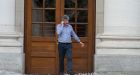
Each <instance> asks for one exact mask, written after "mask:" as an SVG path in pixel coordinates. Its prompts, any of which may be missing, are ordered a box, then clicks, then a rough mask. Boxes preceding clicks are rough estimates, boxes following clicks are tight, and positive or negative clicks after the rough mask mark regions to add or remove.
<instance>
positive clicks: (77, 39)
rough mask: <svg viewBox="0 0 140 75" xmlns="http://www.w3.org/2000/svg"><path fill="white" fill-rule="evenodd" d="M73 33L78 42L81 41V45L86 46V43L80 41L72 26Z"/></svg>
mask: <svg viewBox="0 0 140 75" xmlns="http://www.w3.org/2000/svg"><path fill="white" fill-rule="evenodd" d="M71 35H72V36H73V37H74V39H75V40H76V41H77V42H79V43H80V44H81V47H84V46H85V44H84V43H83V42H81V41H80V39H79V37H78V36H77V34H76V33H75V32H74V30H73V28H72V34H71Z"/></svg>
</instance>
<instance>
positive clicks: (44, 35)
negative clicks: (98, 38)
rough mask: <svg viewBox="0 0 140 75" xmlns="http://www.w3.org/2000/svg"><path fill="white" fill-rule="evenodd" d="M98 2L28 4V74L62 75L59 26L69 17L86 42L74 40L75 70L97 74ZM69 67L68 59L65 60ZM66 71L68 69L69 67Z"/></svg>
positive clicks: (67, 0)
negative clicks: (96, 7)
mask: <svg viewBox="0 0 140 75" xmlns="http://www.w3.org/2000/svg"><path fill="white" fill-rule="evenodd" d="M95 4H96V2H95V0H26V1H25V61H26V63H25V65H26V66H25V70H26V73H27V74H54V75H56V74H58V70H59V68H58V59H59V58H58V51H57V50H58V49H57V36H56V34H55V26H56V25H57V24H58V23H60V21H61V16H63V15H64V14H67V15H68V16H69V17H70V24H71V25H72V27H73V29H74V30H75V32H76V33H77V34H78V36H79V37H80V39H81V41H82V42H84V43H85V47H84V48H81V47H80V45H79V44H78V43H77V42H76V41H75V40H73V43H72V44H73V70H74V72H75V73H87V72H92V71H93V55H94V48H95V47H94V45H95V44H94V43H95V39H94V38H95V6H96V5H95ZM65 64H66V60H65ZM65 70H66V67H65Z"/></svg>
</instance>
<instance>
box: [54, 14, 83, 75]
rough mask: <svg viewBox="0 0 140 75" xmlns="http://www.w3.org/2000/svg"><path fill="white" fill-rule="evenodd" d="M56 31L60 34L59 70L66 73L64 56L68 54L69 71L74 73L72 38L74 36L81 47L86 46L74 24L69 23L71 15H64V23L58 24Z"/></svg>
mask: <svg viewBox="0 0 140 75" xmlns="http://www.w3.org/2000/svg"><path fill="white" fill-rule="evenodd" d="M56 32H57V35H58V50H59V51H58V52H59V67H60V68H59V70H60V71H59V72H60V75H63V74H64V57H65V54H66V57H67V73H68V74H70V75H73V70H72V41H71V38H74V39H75V40H76V41H77V42H79V43H80V44H81V47H84V43H82V42H81V41H80V39H79V37H78V36H77V35H76V33H75V32H74V30H73V28H72V26H71V25H70V24H69V17H68V16H67V15H64V16H63V17H62V23H61V24H58V25H57V27H56Z"/></svg>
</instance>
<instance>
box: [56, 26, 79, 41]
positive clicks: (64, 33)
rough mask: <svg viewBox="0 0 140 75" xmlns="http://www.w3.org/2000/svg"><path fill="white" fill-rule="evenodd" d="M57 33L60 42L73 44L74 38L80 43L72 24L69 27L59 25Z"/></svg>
mask: <svg viewBox="0 0 140 75" xmlns="http://www.w3.org/2000/svg"><path fill="white" fill-rule="evenodd" d="M56 32H57V35H58V42H61V43H71V42H72V40H71V39H72V38H74V39H75V40H76V41H77V42H80V39H79V37H78V36H77V35H76V33H75V32H74V30H73V28H72V26H71V25H70V24H67V25H63V24H58V25H57V27H56Z"/></svg>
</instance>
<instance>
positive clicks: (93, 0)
mask: <svg viewBox="0 0 140 75" xmlns="http://www.w3.org/2000/svg"><path fill="white" fill-rule="evenodd" d="M60 3H62V2H60V0H56V11H58V10H62V9H61V8H62V7H61V6H59V4H60ZM28 5H30V0H25V1H24V15H25V16H24V52H25V73H29V72H28V71H30V70H31V69H29V68H28V66H29V65H30V64H29V63H28V60H30V58H29V56H28V55H30V54H29V53H30V52H29V50H28V49H30V48H29V47H30V45H31V42H29V41H30V40H29V39H30V38H31V36H30V35H31V34H32V33H31V32H32V31H31V30H29V29H31V26H28V25H29V24H31V21H29V20H30V19H29V18H32V17H31V15H32V14H31V13H29V12H28V11H30V10H31V9H30V8H31V7H29V6H28ZM88 6H89V8H88V10H89V12H88V14H89V15H88V19H89V20H88V21H89V24H92V25H91V26H90V27H88V32H90V33H91V34H92V35H90V36H89V39H88V42H89V44H88V46H90V47H88V53H89V54H88V57H89V58H88V71H90V72H93V71H94V54H95V40H96V39H95V37H96V0H89V1H88ZM90 7H92V8H90ZM61 13H62V11H59V12H57V13H56V14H58V15H61ZM61 16H62V15H61ZM58 18H61V17H60V16H56V19H58ZM27 20H28V21H27ZM59 22H60V21H59V20H56V23H59ZM91 40H92V41H91ZM90 48H92V49H93V50H90ZM91 66H92V67H91Z"/></svg>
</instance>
